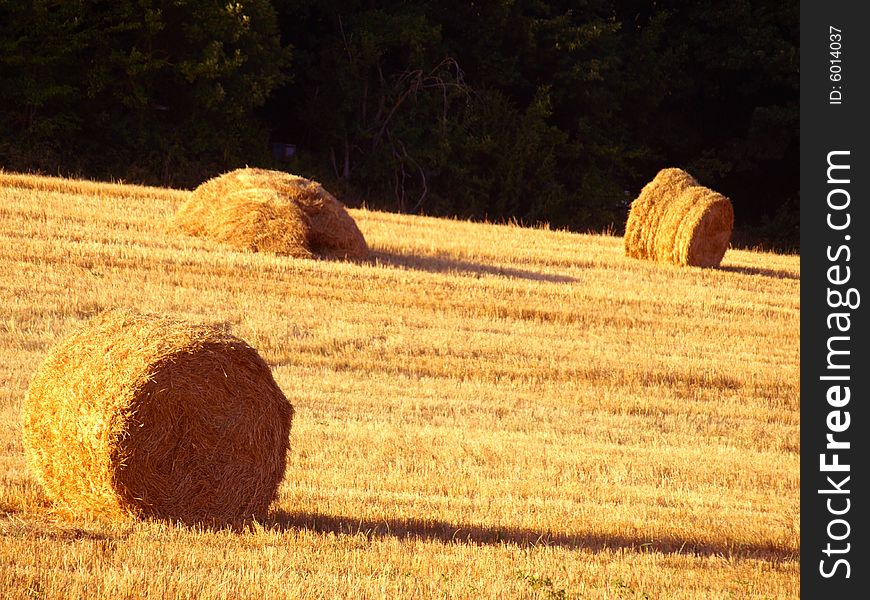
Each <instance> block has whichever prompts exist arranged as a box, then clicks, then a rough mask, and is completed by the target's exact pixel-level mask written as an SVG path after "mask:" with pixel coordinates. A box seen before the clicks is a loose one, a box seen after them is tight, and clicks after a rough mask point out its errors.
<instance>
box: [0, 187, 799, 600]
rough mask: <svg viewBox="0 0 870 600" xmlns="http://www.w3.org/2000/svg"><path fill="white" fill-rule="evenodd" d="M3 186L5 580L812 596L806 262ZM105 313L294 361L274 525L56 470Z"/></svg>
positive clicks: (105, 590)
mask: <svg viewBox="0 0 870 600" xmlns="http://www.w3.org/2000/svg"><path fill="white" fill-rule="evenodd" d="M0 183H2V185H0V257H2V258H0V265H2V267H0V269H2V270H0V327H2V331H0V340H2V341H0V382H2V385H0V461H2V463H3V468H2V469H0V536H2V542H0V596H2V597H4V598H6V597H9V598H33V597H46V598H50V597H51V598H53V597H64V596H66V597H88V598H97V599H108V598H119V597H142V598H164V597H197V598H206V599H212V598H214V599H217V598H227V597H233V598H257V599H260V598H270V597H286V596H292V597H299V598H331V597H353V598H384V597H396V598H415V597H416V598H432V597H448V598H554V597H564V598H584V599H585V598H600V599H604V598H607V599H614V598H626V599H627V598H638V599H639V598H645V597H646V598H669V599H670V598H677V599H686V600H688V599H692V600H694V599H696V598H709V599H715V600H724V599H726V598H728V599H730V598H741V599H743V598H758V599H761V598H797V597H798V596H799V584H800V577H799V565H800V563H799V560H800V559H799V553H800V541H799V534H800V516H799V505H800V500H799V483H800V473H799V464H800V411H799V408H800V407H799V404H800V402H799V397H800V385H799V361H800V354H799V342H800V336H799V319H800V299H799V292H800V259H799V257H797V256H783V255H776V254H769V253H758V252H748V251H741V250H733V249H731V250H729V251H728V252H727V254H726V255H725V257H724V259H723V262H722V264H721V266H720V268H719V269H715V270H711V269H691V268H689V269H686V268H679V267H676V266H672V265H668V264H657V263H652V262H649V261H638V260H634V259H631V258H628V257H626V256H624V246H623V240H622V238H618V237H613V236H598V235H578V234H571V233H566V232H558V231H549V230H544V229H524V228H519V227H513V226H501V225H487V224H475V223H468V222H463V221H454V220H445V219H433V218H424V217H412V216H402V215H393V214H387V213H380V212H375V211H366V210H351V211H349V213H350V215H351V216H352V217H353V218H354V220H355V221H356V223H357V224H358V225H359V228H360V230H361V232H362V234H363V235H364V236H365V239H366V240H367V242H368V245H369V247H370V250H371V257H370V260H369V261H368V262H344V261H322V260H311V259H307V258H294V257H288V256H276V255H271V254H266V253H250V252H241V251H236V250H233V249H231V248H228V247H227V246H225V245H224V244H222V243H219V242H217V241H214V240H208V239H204V238H198V237H188V236H179V235H178V234H177V233H176V232H172V231H170V230H168V229H167V228H166V226H165V224H166V223H167V222H168V221H169V220H170V219H171V217H172V216H173V215H174V214H175V213H176V211H177V210H178V208H179V206H180V205H181V203H182V202H184V201H185V199H186V197H187V195H186V194H184V193H181V192H175V191H173V192H161V191H160V190H155V191H154V192H153V193H151V192H148V191H147V189H146V190H145V191H141V190H138V189H137V190H135V191H131V192H130V193H126V192H125V189H124V188H123V186H117V187H114V186H111V185H110V184H107V185H106V186H105V187H99V184H93V185H94V186H97V190H96V191H95V190H94V189H93V188H91V187H87V186H83V185H81V184H78V183H76V182H66V181H63V180H54V181H50V182H47V183H46V182H42V183H40V185H39V186H36V185H24V184H21V182H20V180H17V181H13V182H10V180H9V179H8V178H7V179H0ZM92 192H95V193H92ZM106 308H126V309H132V310H139V311H148V312H155V313H160V314H166V315H173V316H175V317H178V318H182V319H187V320H190V321H195V322H208V323H214V324H217V325H218V326H219V327H222V328H225V329H226V330H227V331H229V332H230V333H232V334H233V335H235V336H237V337H239V338H241V339H243V340H245V341H246V342H248V343H250V344H251V345H252V346H253V347H255V348H256V349H257V351H258V352H259V353H260V355H261V356H262V357H263V358H264V359H265V361H266V362H267V363H268V365H269V366H270V367H271V368H272V370H273V373H274V377H275V380H276V382H277V383H278V385H279V386H280V388H281V389H282V390H283V391H284V392H285V393H286V395H287V397H288V399H289V400H290V401H291V402H292V404H293V405H294V408H295V415H294V418H293V433H292V436H291V440H292V449H291V451H290V452H289V454H288V456H287V460H288V462H287V477H286V478H285V480H284V481H283V483H282V484H281V486H280V488H279V489H278V497H277V500H276V502H275V504H274V505H273V506H272V508H271V510H270V513H269V515H268V516H267V517H266V518H265V519H263V520H262V521H261V522H260V523H259V524H258V525H256V526H254V527H251V528H249V529H248V530H245V531H235V530H231V529H218V530H214V529H208V528H205V529H204V528H198V527H193V528H188V527H184V526H171V525H168V524H166V523H163V522H159V521H157V522H152V521H145V522H139V521H135V522H132V523H106V522H103V521H100V520H83V519H81V518H75V517H73V516H70V515H69V514H67V513H66V512H65V511H63V510H60V509H58V508H56V507H55V506H54V504H53V503H52V502H51V500H50V498H49V497H48V496H46V494H45V493H44V492H43V490H42V488H41V486H40V485H39V483H38V482H37V480H36V479H35V477H34V475H33V474H32V473H31V472H30V471H29V470H28V469H27V467H26V463H25V452H24V447H23V443H22V421H21V415H22V408H23V402H24V397H25V393H26V390H27V387H28V385H29V382H30V380H31V378H32V376H33V374H34V372H35V370H36V369H37V367H38V365H39V364H40V363H41V362H42V361H43V360H44V359H45V357H46V355H47V353H48V352H49V350H50V349H51V348H52V347H54V346H55V345H56V344H57V343H58V342H59V341H60V340H62V339H64V338H65V337H66V336H68V335H69V334H70V333H71V332H72V331H74V330H75V329H76V328H77V327H79V326H80V325H81V324H82V323H83V322H84V321H86V320H87V319H89V318H91V317H92V316H93V315H95V314H97V313H99V312H100V311H102V310H104V309H106Z"/></svg>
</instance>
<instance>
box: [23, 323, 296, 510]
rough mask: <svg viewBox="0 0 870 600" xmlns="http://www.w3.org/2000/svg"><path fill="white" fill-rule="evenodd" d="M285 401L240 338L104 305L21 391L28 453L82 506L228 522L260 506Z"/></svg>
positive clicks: (36, 469)
mask: <svg viewBox="0 0 870 600" xmlns="http://www.w3.org/2000/svg"><path fill="white" fill-rule="evenodd" d="M292 417H293V407H292V406H291V404H290V403H289V402H288V401H287V399H286V398H285V396H284V394H283V393H282V392H281V390H280V389H279V388H278V385H277V384H276V383H275V380H274V379H273V378H272V374H271V372H270V370H269V367H268V365H266V363H265V362H264V361H263V359H262V358H261V357H260V356H259V355H258V354H257V352H256V351H255V350H254V349H253V348H251V347H250V346H248V345H247V344H246V343H245V342H243V341H242V340H240V339H238V338H235V337H233V336H232V335H230V334H228V333H226V332H224V331H221V330H219V329H216V328H214V327H209V326H205V325H195V324H191V323H187V322H184V321H178V320H173V319H168V318H163V317H159V316H155V315H142V314H136V313H130V312H126V311H109V312H106V313H103V314H101V315H99V316H97V317H96V318H94V319H93V320H91V321H89V322H88V323H86V324H85V325H83V326H82V327H81V328H79V329H78V330H77V331H75V332H74V333H73V334H72V335H70V336H69V337H68V338H66V339H65V340H63V341H62V342H61V343H59V344H58V345H57V346H56V347H55V348H54V349H53V350H52V351H51V352H50V353H49V355H48V356H47V357H46V359H45V360H44V362H43V363H42V364H41V365H40V367H39V368H38V370H37V371H36V374H35V375H34V376H33V379H32V380H31V382H30V387H29V389H28V392H27V396H26V398H25V401H24V410H23V429H24V433H23V438H24V440H23V441H24V448H25V455H26V458H27V463H28V465H29V467H30V469H31V471H32V472H33V474H34V475H35V477H36V478H37V480H38V481H39V482H41V483H42V485H43V487H44V488H45V491H46V493H47V494H48V495H49V496H50V497H51V498H53V499H54V500H55V501H57V502H58V503H59V504H61V505H65V506H66V507H67V508H69V509H71V510H73V511H75V512H80V513H86V514H93V515H103V516H105V517H109V518H124V517H129V516H134V517H140V518H159V519H169V520H173V521H180V522H184V523H230V522H234V521H238V520H244V519H249V518H251V517H262V516H263V515H265V513H266V511H267V509H268V507H269V504H270V503H271V501H272V500H273V498H274V497H275V494H276V491H277V488H278V485H279V483H280V482H281V480H282V478H283V476H284V469H285V466H286V453H287V448H288V437H289V432H290V425H291V421H292Z"/></svg>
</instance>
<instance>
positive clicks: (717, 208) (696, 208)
mask: <svg viewBox="0 0 870 600" xmlns="http://www.w3.org/2000/svg"><path fill="white" fill-rule="evenodd" d="M733 226H734V210H733V208H732V206H731V201H730V200H728V198H726V197H725V196H723V195H721V194H719V193H717V192H714V191H713V190H710V189H708V188H706V187H704V186H702V185H700V184H699V183H698V182H697V181H696V180H695V179H694V178H693V177H692V176H691V175H689V174H688V173H686V172H685V171H683V170H681V169H663V170H661V171H659V173H658V174H657V175H656V176H655V178H654V179H653V180H652V181H651V182H650V183H648V184H647V185H646V186H645V187H644V188H643V189H642V190H641V192H640V195H639V196H638V197H637V199H635V201H634V202H632V204H631V211H630V212H629V215H628V220H627V222H626V224H625V239H624V241H625V254H626V256H630V257H633V258H641V259H649V260H655V261H659V262H668V263H673V264H675V265H682V266H685V265H692V266H698V267H716V266H718V265H719V263H720V262H721V261H722V257H723V256H724V255H725V251H726V250H727V248H728V244H729V242H730V240H731V230H732V228H733Z"/></svg>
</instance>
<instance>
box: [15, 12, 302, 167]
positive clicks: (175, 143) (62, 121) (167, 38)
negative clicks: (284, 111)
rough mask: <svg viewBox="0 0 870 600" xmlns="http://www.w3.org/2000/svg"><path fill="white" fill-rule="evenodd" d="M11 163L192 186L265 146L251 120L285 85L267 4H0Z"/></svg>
mask: <svg viewBox="0 0 870 600" xmlns="http://www.w3.org/2000/svg"><path fill="white" fill-rule="evenodd" d="M0 15H2V21H0V27H2V35H0V40H2V41H0V44H2V47H0V78H2V92H0V103H2V113H0V114H2V117H0V118H2V120H3V123H2V124H3V135H2V139H0V160H2V162H3V163H5V164H6V166H7V167H11V168H41V169H43V170H47V171H50V172H57V171H58V170H60V171H66V172H70V171H72V172H84V173H87V174H91V175H97V176H110V175H114V176H116V177H130V178H133V179H139V180H146V181H151V182H158V183H165V184H192V183H197V182H198V181H200V180H201V179H202V178H203V176H207V175H208V174H209V173H211V172H213V171H214V170H215V169H220V168H222V167H223V165H225V164H227V163H243V162H244V161H245V160H246V158H247V157H248V156H251V155H253V156H254V157H256V156H257V155H258V154H262V153H263V152H264V150H265V136H266V134H267V132H266V129H265V128H264V127H262V126H261V125H259V124H258V123H257V122H256V121H255V120H254V119H253V118H252V109H253V108H254V107H256V106H259V105H262V104H263V103H264V102H265V100H266V97H267V96H268V94H269V93H270V92H271V90H272V89H274V88H275V86H276V85H278V84H279V83H281V82H283V81H286V80H287V75H286V67H287V66H288V64H289V62H288V58H289V53H288V51H286V50H284V49H282V48H281V46H280V44H279V38H278V32H277V29H276V25H275V15H274V10H273V8H272V7H271V6H270V4H269V2H268V1H267V0H257V1H246V2H244V3H233V2H229V3H227V2H222V1H218V0H211V1H207V0H175V1H169V0H163V1H161V0H153V1H152V0H117V1H112V2H108V1H106V2H88V1H82V0H80V1H64V2H59V1H58V2H52V1H48V0H32V1H30V2H13V1H5V0H4V1H3V3H2V4H0Z"/></svg>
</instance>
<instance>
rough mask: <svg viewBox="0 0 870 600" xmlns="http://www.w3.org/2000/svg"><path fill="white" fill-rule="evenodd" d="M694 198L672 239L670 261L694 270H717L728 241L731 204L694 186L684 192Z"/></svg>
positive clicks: (732, 212)
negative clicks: (703, 268)
mask: <svg viewBox="0 0 870 600" xmlns="http://www.w3.org/2000/svg"><path fill="white" fill-rule="evenodd" d="M683 194H684V195H691V196H693V205H692V208H691V210H689V211H687V212H686V214H685V216H684V217H683V219H682V227H681V228H680V231H679V232H678V234H677V236H676V238H675V239H674V256H673V262H674V264H678V265H692V266H695V267H718V266H719V263H721V262H722V258H723V257H724V256H725V251H726V250H727V249H728V244H729V243H730V242H731V231H732V230H733V229H734V208H733V207H732V206H731V201H730V200H729V199H728V198H726V197H725V196H723V195H722V194H718V193H716V192H714V191H713V190H709V189H707V188H705V187H700V186H698V187H694V188H690V189H688V190H686V191H684V192H683Z"/></svg>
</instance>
